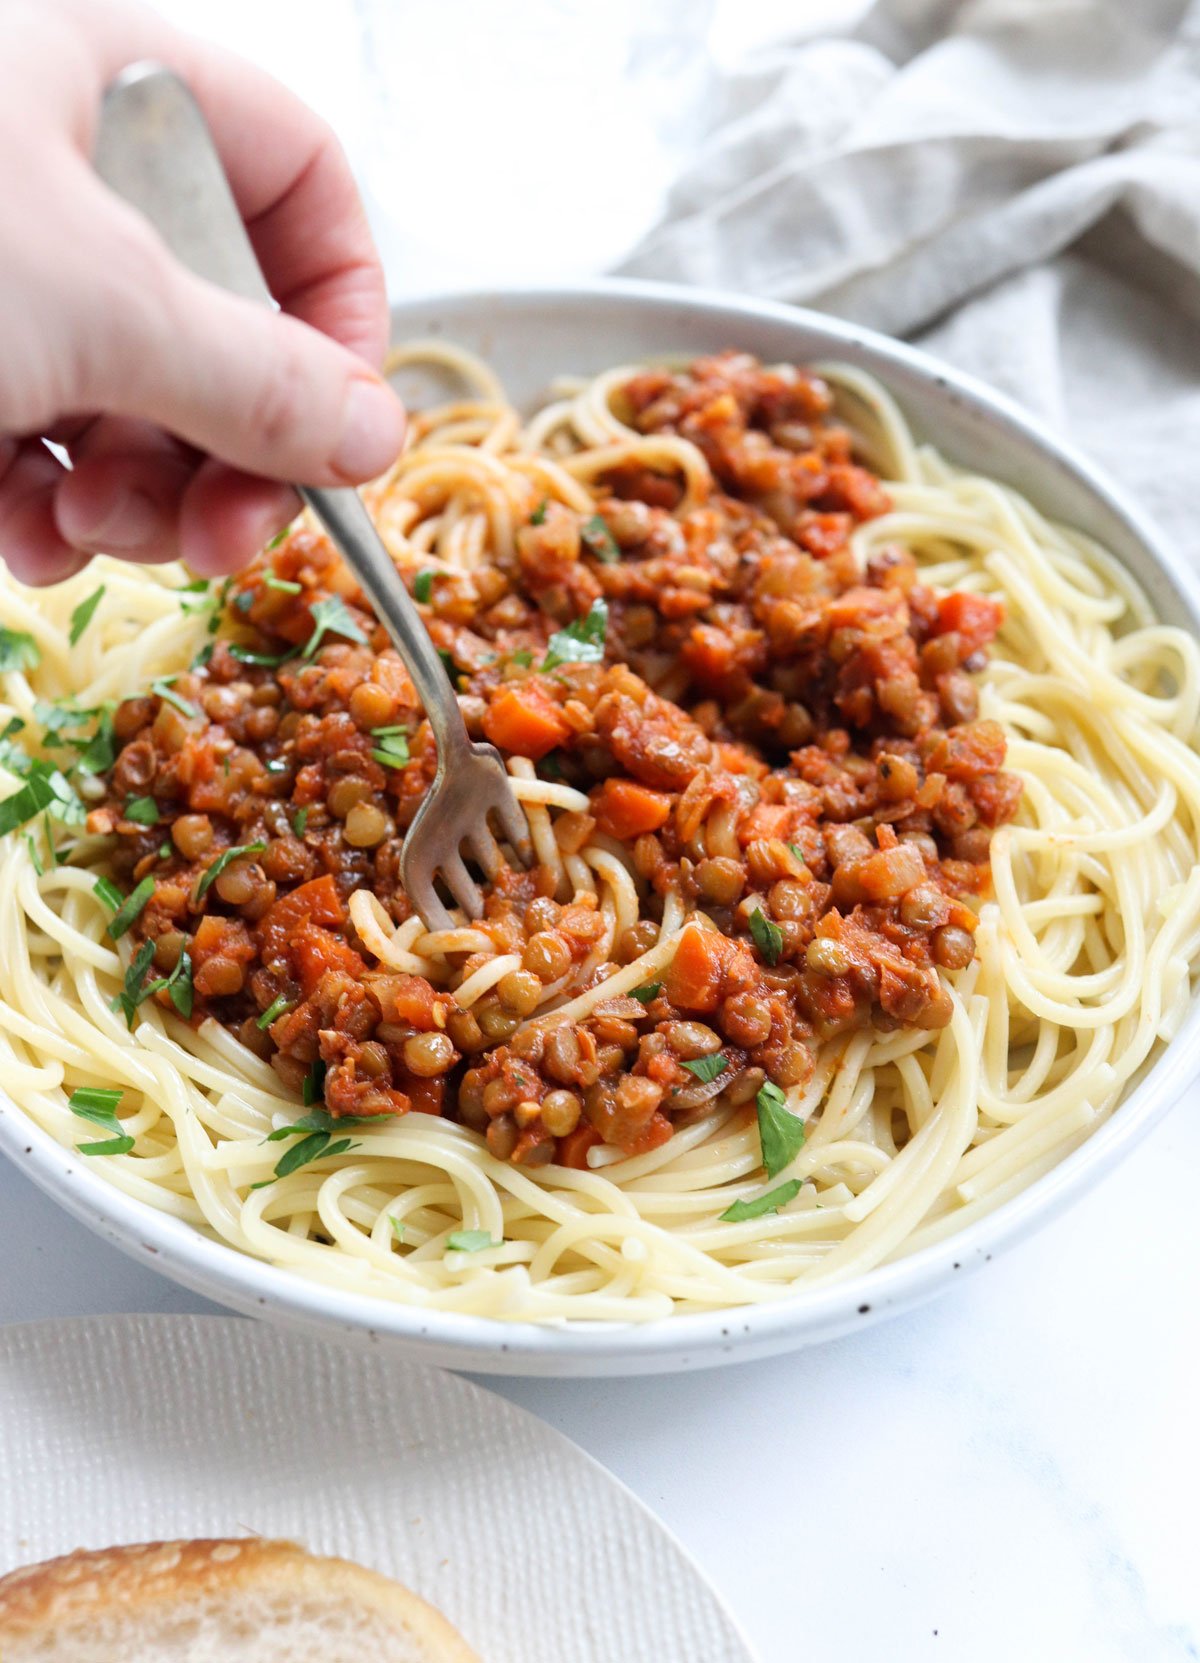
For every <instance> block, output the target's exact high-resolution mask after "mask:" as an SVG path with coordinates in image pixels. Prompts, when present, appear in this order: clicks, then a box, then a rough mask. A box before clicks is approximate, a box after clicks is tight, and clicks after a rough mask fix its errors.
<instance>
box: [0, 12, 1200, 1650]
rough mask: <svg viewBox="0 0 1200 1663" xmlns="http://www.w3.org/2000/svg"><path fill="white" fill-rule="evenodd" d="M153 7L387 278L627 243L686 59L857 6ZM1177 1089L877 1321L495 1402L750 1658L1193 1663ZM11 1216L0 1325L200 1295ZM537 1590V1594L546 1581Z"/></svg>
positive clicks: (1190, 1450) (1188, 1205) (556, 268)
mask: <svg viewBox="0 0 1200 1663" xmlns="http://www.w3.org/2000/svg"><path fill="white" fill-rule="evenodd" d="M161 9H162V10H164V11H167V12H168V13H170V14H171V15H172V16H173V17H175V18H176V19H177V20H178V21H180V22H185V23H187V24H188V25H189V26H191V27H194V28H197V29H202V30H203V31H204V32H206V33H209V34H211V35H213V36H215V37H216V38H219V39H223V40H225V41H226V42H228V43H230V44H234V45H236V46H237V47H238V48H239V49H240V50H242V51H243V52H246V53H248V54H250V55H252V56H254V57H257V58H258V59H259V60H260V61H262V62H263V63H266V64H268V65H269V66H270V67H272V68H273V70H274V71H275V73H276V74H278V75H279V76H280V77H281V78H282V79H284V80H286V81H288V82H289V83H290V84H291V85H293V86H294V87H296V88H297V89H298V90H299V91H300V92H302V93H303V95H304V96H305V97H306V98H308V99H309V100H310V101H311V102H313V103H315V104H317V105H318V106H319V107H320V108H321V109H322V110H323V111H324V113H325V114H326V115H327V116H328V117H329V118H330V120H332V121H333V122H334V124H335V125H336V126H337V127H338V130H339V132H341V133H342V135H343V138H344V140H345V142H346V144H347V147H348V149H349V150H350V153H351V157H352V159H353V161H354V164H355V166H356V169H357V170H358V172H359V175H360V178H361V179H362V180H363V182H364V186H365V188H366V190H367V193H368V197H369V200H370V204H371V210H372V215H373V219H374V221H375V224H376V228H377V230H378V232H379V235H380V240H381V243H382V246H383V248H384V251H385V255H386V257H387V260H388V265H389V272H390V275H391V279H392V283H393V288H394V290H395V291H396V292H397V293H404V292H413V291H415V290H419V289H432V288H436V287H438V286H439V285H447V284H451V285H452V284H459V283H469V282H477V283H485V282H488V281H504V280H516V279H521V278H529V277H542V278H547V279H552V278H554V277H566V276H571V275H575V274H580V273H585V272H590V271H595V270H598V269H602V268H603V267H604V266H605V265H606V264H609V263H611V262H613V261H614V260H616V259H618V258H619V257H620V255H621V254H622V253H623V252H624V251H625V249H626V248H627V247H628V246H629V245H630V244H631V243H632V242H633V241H634V240H636V238H637V236H638V234H639V233H640V231H641V230H642V229H643V228H644V227H645V226H646V225H647V224H648V223H649V221H650V220H651V218H652V216H653V214H654V211H655V208H656V206H657V204H658V202H659V201H660V199H661V193H662V191H663V189H664V188H665V185H666V183H667V181H668V180H669V177H670V174H671V171H672V167H673V164H674V162H675V160H676V159H677V157H678V156H679V155H680V154H681V153H682V152H683V151H684V150H685V149H686V146H687V143H688V142H689V137H690V135H692V134H693V133H694V132H695V130H696V126H697V124H698V123H699V122H700V121H701V120H702V119H703V116H704V114H705V111H706V108H707V107H708V100H709V99H710V98H711V96H712V80H711V75H710V70H709V63H710V59H709V58H708V57H707V55H706V54H707V53H708V52H712V53H713V54H714V56H713V58H712V59H711V62H714V63H720V64H728V63H729V62H731V61H733V60H734V59H735V58H736V56H737V54H738V53H739V52H740V51H741V50H742V49H743V48H744V47H745V46H746V45H748V44H754V43H756V42H758V41H762V40H766V39H769V38H770V37H771V35H772V33H773V32H774V31H778V30H779V29H781V28H783V27H788V28H796V27H799V26H812V25H813V23H814V21H818V22H819V21H820V19H821V18H822V17H833V16H835V15H845V14H846V13H847V11H852V10H854V9H855V7H854V0H839V3H838V4H822V3H820V0H817V3H813V4H806V3H804V0H790V3H789V0H715V4H714V5H713V6H711V7H709V6H708V5H706V4H705V3H704V0H512V3H510V4H501V3H499V0H479V3H475V0H393V3H388V0H321V3H320V4H310V5H307V6H306V5H304V4H300V3H297V0H292V3H291V4H288V5H284V4H282V3H281V0H239V3H235V0H206V3H205V4H203V5H201V4H200V3H199V0H164V3H163V5H162V6H161ZM664 80H665V84H666V85H668V86H669V88H670V89H671V95H670V97H668V98H666V99H664V98H663V97H662V96H661V88H662V86H663V85H664ZM656 89H659V90H658V91H656ZM614 181H615V183H614ZM1197 1095H1198V1094H1197V1093H1196V1092H1193V1093H1192V1094H1191V1097H1190V1099H1189V1100H1188V1101H1187V1102H1185V1103H1184V1104H1182V1105H1181V1106H1180V1107H1179V1109H1178V1110H1177V1111H1176V1112H1175V1114H1174V1115H1173V1116H1172V1117H1171V1119H1170V1120H1169V1121H1168V1122H1167V1123H1166V1125H1165V1126H1163V1127H1162V1128H1161V1129H1160V1130H1159V1131H1158V1132H1156V1133H1155V1134H1154V1135H1153V1136H1152V1137H1151V1138H1150V1139H1149V1140H1148V1141H1147V1143H1146V1145H1145V1147H1144V1148H1143V1149H1141V1150H1140V1151H1139V1152H1138V1153H1137V1154H1136V1155H1135V1156H1134V1158H1133V1159H1131V1160H1130V1161H1129V1162H1128V1163H1127V1164H1126V1166H1125V1167H1124V1168H1123V1169H1122V1170H1121V1171H1120V1172H1119V1173H1118V1174H1116V1175H1115V1176H1114V1177H1112V1178H1110V1179H1109V1180H1108V1181H1107V1182H1106V1183H1105V1184H1104V1185H1103V1186H1102V1187H1101V1188H1100V1189H1098V1190H1097V1191H1096V1192H1095V1193H1094V1194H1093V1195H1091V1196H1090V1197H1089V1198H1088V1199H1087V1200H1086V1201H1085V1202H1084V1203H1082V1204H1081V1205H1080V1206H1079V1207H1078V1208H1076V1210H1075V1211H1074V1212H1073V1213H1071V1214H1070V1215H1068V1216H1067V1217H1066V1218H1065V1219H1061V1220H1059V1221H1058V1222H1057V1223H1055V1224H1054V1225H1052V1226H1050V1227H1048V1228H1047V1229H1046V1230H1045V1231H1043V1232H1042V1234H1041V1235H1040V1236H1038V1237H1037V1238H1036V1239H1035V1240H1033V1241H1031V1242H1029V1243H1026V1244H1024V1245H1023V1246H1021V1247H1020V1248H1018V1249H1015V1250H1013V1251H1012V1252H1010V1253H1009V1254H1008V1255H1007V1256H1006V1257H1005V1258H1004V1259H1003V1260H1001V1261H998V1262H997V1263H995V1264H992V1265H991V1266H989V1267H987V1269H986V1270H985V1271H983V1272H982V1273H981V1274H980V1275H978V1276H976V1277H974V1278H972V1279H971V1280H969V1281H967V1282H965V1283H963V1284H961V1285H958V1286H956V1287H955V1289H954V1290H953V1292H952V1293H951V1294H950V1295H947V1296H946V1297H945V1298H944V1299H942V1300H941V1301H940V1302H938V1303H937V1304H935V1305H932V1306H929V1307H926V1308H925V1309H924V1310H923V1311H920V1312H917V1313H916V1314H913V1315H909V1316H907V1317H902V1318H899V1319H897V1320H896V1321H895V1322H893V1323H892V1324H890V1325H885V1326H881V1327H877V1328H873V1329H871V1330H869V1331H867V1332H864V1333H863V1334H862V1335H860V1336H858V1337H856V1338H854V1339H849V1340H844V1341H841V1342H838V1343H837V1344H833V1345H829V1346H826V1347H824V1348H822V1349H820V1350H818V1351H812V1352H807V1353H801V1354H798V1355H796V1356H794V1357H791V1358H783V1359H779V1360H777V1361H774V1362H768V1363H759V1364H755V1365H747V1366H744V1367H735V1368H731V1369H724V1370H719V1371H715V1372H710V1373H705V1374H700V1375H692V1376H688V1377H682V1378H680V1377H676V1378H664V1379H657V1380H647V1381H628V1382H621V1381H609V1382H596V1383H592V1382H586V1381H582V1382H553V1381H548V1382H514V1381H505V1382H497V1383H496V1389H498V1390H500V1391H502V1392H503V1393H504V1394H505V1395H506V1396H508V1397H510V1398H511V1399H512V1400H513V1401H515V1402H517V1403H520V1404H522V1405H524V1406H525V1407H526V1408H529V1409H531V1410H533V1411H534V1412H535V1413H537V1414H539V1415H541V1416H543V1417H544V1418H545V1419H547V1420H549V1421H551V1422H552V1423H553V1424H554V1425H556V1426H558V1427H559V1428H561V1430H563V1431H564V1432H566V1433H567V1434H569V1435H570V1436H571V1437H573V1438H574V1439H576V1440H577V1441H578V1442H579V1443H580V1444H581V1445H582V1446H583V1447H584V1448H585V1449H587V1450H588V1451H590V1452H591V1453H592V1454H593V1455H595V1456H596V1457H597V1458H598V1459H599V1460H601V1461H603V1462H604V1463H605V1464H606V1465H607V1466H608V1467H609V1468H611V1469H612V1470H613V1471H614V1472H615V1473H617V1474H618V1475H619V1476H620V1477H621V1478H623V1479H624V1480H625V1481H626V1482H627V1483H628V1484H629V1485H630V1486H631V1487H632V1488H633V1489H634V1490H635V1491H636V1492H637V1493H638V1494H639V1495H640V1496H641V1497H642V1498H643V1499H644V1500H645V1501H646V1502H648V1503H649V1504H650V1505H651V1506H652V1507H654V1508H655V1509H656V1510H657V1511H658V1512H659V1514H660V1515H661V1516H662V1517H663V1518H664V1520H665V1521H666V1522H667V1524H668V1525H670V1526H671V1527H672V1528H673V1529H674V1530H675V1531H676V1533H677V1534H678V1535H679V1537H680V1538H681V1539H682V1541H683V1542H684V1544H685V1545H686V1546H687V1547H688V1548H689V1549H690V1550H691V1551H692V1553H693V1554H694V1555H695V1556H696V1558H697V1559H698V1560H699V1561H700V1563H701V1565H702V1566H703V1567H704V1569H705V1570H706V1571H707V1573H708V1574H709V1576H710V1577H711V1578H712V1580H713V1582H714V1583H715V1585H716V1586H717V1587H718V1589H719V1590H720V1591H721V1592H722V1593H723V1594H724V1595H725V1596H726V1598H727V1599H728V1601H729V1603H730V1604H731V1606H732V1607H733V1609H734V1611H735V1613H736V1615H737V1616H738V1617H739V1618H740V1620H741V1622H742V1623H743V1625H744V1626H745V1628H746V1630H747V1632H748V1633H749V1635H750V1636H751V1638H752V1639H753V1640H754V1641H755V1643H756V1644H757V1646H758V1647H759V1649H760V1652H761V1657H762V1663H800V1660H801V1659H803V1660H805V1663H809V1660H811V1663H817V1660H821V1663H860V1660H861V1663H924V1660H925V1659H931V1660H932V1659H940V1660H943V1663H1117V1660H1118V1659H1120V1660H1122V1663H1174V1660H1176V1659H1186V1658H1196V1657H1200V1568H1198V1560H1200V1556H1198V1553H1197V1548H1198V1546H1200V1530H1198V1529H1197V1522H1196V1521H1197V1511H1198V1502H1197V1498H1198V1496H1200V1438H1198V1435H1197V1425H1198V1413H1197V1407H1196V1399H1197V1396H1198V1394H1200V1308H1198V1307H1200V1302H1198V1300H1197V1284H1198V1276H1197V1265H1198V1264H1200V1217H1198V1215H1197V1209H1196V1204H1195V1194H1196V1176H1197V1174H1198V1173H1200V1116H1198V1113H1197V1111H1198V1109H1200V1102H1198V1101H1197ZM0 1220H2V1221H3V1246H0V1269H2V1271H3V1275H2V1276H0V1320H6V1321H18V1320H30V1319H35V1318H40V1317H53V1316H64V1315H74V1314H79V1313H87V1312H96V1313H99V1312H106V1311H149V1310H172V1311H201V1310H205V1309H211V1307H208V1306H206V1305H205V1303H204V1302H203V1301H202V1300H199V1299H197V1298H194V1297H193V1296H191V1295H189V1294H187V1293H185V1292H184V1291H182V1290H181V1289H177V1288H175V1287H173V1286H172V1285H170V1284H169V1283H166V1282H164V1281H162V1280H160V1279H158V1278H156V1277H155V1276H154V1275H153V1274H152V1273H151V1272H150V1271H148V1270H147V1269H146V1268H145V1267H144V1266H143V1265H142V1264H140V1263H138V1264H135V1263H133V1262H132V1261H129V1260H126V1259H125V1258H123V1257H122V1256H121V1255H119V1254H117V1253H116V1252H115V1251H114V1250H112V1249H110V1248H108V1247H106V1246H103V1245H102V1244H100V1243H99V1242H98V1241H96V1240H95V1239H93V1238H92V1237H91V1236H90V1235H89V1234H88V1233H87V1232H86V1231H85V1230H84V1229H83V1228H82V1227H81V1226H79V1225H76V1224H74V1223H73V1222H72V1221H70V1220H69V1219H67V1218H66V1217H64V1216H63V1215H61V1214H60V1213H59V1212H58V1211H57V1209H55V1208H54V1207H53V1206H52V1204H51V1203H50V1202H49V1201H47V1200H46V1199H45V1198H44V1197H42V1196H41V1195H40V1194H38V1193H37V1192H36V1191H34V1190H33V1189H32V1187H31V1186H30V1185H29V1184H28V1182H27V1180H25V1178H24V1177H23V1176H21V1175H20V1174H19V1173H17V1172H16V1171H14V1170H11V1169H9V1168H7V1167H5V1168H4V1169H3V1170H2V1171H0ZM131 1394H133V1397H134V1400H135V1394H136V1383H131ZM131 1407H133V1404H132V1403H131ZM302 1525H303V1521H301V1520H298V1521H297V1523H296V1529H297V1531H298V1532H301V1533H302ZM545 1577H546V1587H547V1589H550V1590H552V1589H553V1567H546V1568H545ZM564 1663H571V1660H569V1659H564ZM614 1663H635V1660H633V1659H629V1660H626V1659H621V1660H614ZM636 1663H641V1660H636ZM662 1663H684V1660H682V1659H680V1660H675V1659H663V1660H662ZM688 1663H703V1660H702V1659H695V1660H688Z"/></svg>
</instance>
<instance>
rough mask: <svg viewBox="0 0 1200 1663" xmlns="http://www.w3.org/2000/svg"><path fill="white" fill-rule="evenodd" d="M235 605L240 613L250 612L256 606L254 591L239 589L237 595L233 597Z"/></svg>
mask: <svg viewBox="0 0 1200 1663" xmlns="http://www.w3.org/2000/svg"><path fill="white" fill-rule="evenodd" d="M233 604H234V605H235V606H236V607H237V609H238V611H239V612H249V610H250V608H251V607H252V606H253V605H254V591H253V589H239V590H238V592H237V594H236V595H235V596H234V597H233Z"/></svg>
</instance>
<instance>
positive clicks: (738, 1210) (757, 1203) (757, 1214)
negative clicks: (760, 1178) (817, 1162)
mask: <svg viewBox="0 0 1200 1663" xmlns="http://www.w3.org/2000/svg"><path fill="white" fill-rule="evenodd" d="M801 1188H802V1185H801V1182H800V1179H799V1178H789V1179H788V1181H787V1183H786V1184H780V1185H778V1187H777V1188H775V1189H773V1190H768V1191H767V1193H766V1194H765V1195H758V1196H755V1198H754V1200H753V1201H735V1202H734V1203H733V1205H732V1206H730V1207H726V1209H725V1211H724V1212H723V1213H722V1214H721V1215H720V1216H721V1218H722V1220H723V1221H724V1222H725V1223H726V1224H744V1223H745V1222H746V1220H747V1219H749V1218H763V1217H764V1216H765V1215H766V1214H767V1213H777V1212H778V1211H779V1209H780V1207H786V1206H787V1204H788V1202H789V1201H794V1200H795V1198H796V1197H797V1196H798V1195H799V1194H800V1190H801Z"/></svg>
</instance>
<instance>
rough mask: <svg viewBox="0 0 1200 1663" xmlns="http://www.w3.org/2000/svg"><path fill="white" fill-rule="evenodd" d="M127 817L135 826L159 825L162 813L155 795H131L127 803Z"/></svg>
mask: <svg viewBox="0 0 1200 1663" xmlns="http://www.w3.org/2000/svg"><path fill="white" fill-rule="evenodd" d="M125 818H126V820H132V821H133V823H134V825H135V826H157V824H158V822H159V819H160V815H159V812H158V804H157V803H156V802H155V801H154V798H153V797H130V799H129V801H128V802H127V803H126V804H125Z"/></svg>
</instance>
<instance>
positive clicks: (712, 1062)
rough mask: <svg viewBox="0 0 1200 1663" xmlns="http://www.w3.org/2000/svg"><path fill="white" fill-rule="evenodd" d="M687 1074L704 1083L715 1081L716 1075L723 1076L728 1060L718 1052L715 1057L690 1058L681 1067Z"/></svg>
mask: <svg viewBox="0 0 1200 1663" xmlns="http://www.w3.org/2000/svg"><path fill="white" fill-rule="evenodd" d="M683 1066H684V1067H685V1068H686V1069H687V1071H688V1073H689V1074H694V1075H695V1076H696V1078H697V1079H698V1080H703V1081H705V1082H706V1083H707V1082H708V1081H709V1080H715V1079H716V1077H717V1075H718V1074H723V1073H724V1072H725V1070H726V1068H728V1066H729V1059H728V1058H727V1057H723V1056H722V1055H721V1053H720V1052H719V1051H718V1052H717V1054H716V1056H715V1057H692V1058H691V1059H690V1061H688V1062H685V1063H684V1065H683Z"/></svg>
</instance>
